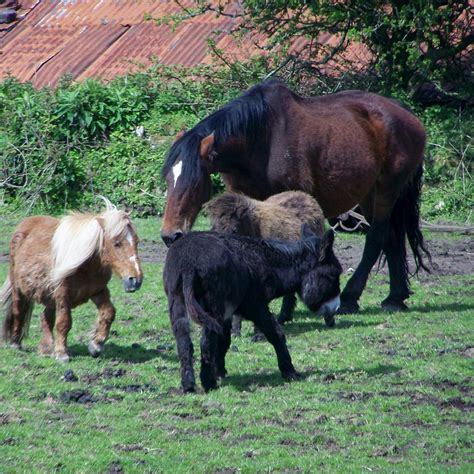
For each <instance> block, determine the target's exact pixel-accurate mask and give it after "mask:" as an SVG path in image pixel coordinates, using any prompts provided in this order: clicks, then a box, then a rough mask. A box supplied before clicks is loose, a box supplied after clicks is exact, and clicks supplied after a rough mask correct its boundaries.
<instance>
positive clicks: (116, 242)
mask: <svg viewBox="0 0 474 474" xmlns="http://www.w3.org/2000/svg"><path fill="white" fill-rule="evenodd" d="M121 245H122V242H120V241H119V240H116V241H115V242H114V247H116V248H119V247H121Z"/></svg>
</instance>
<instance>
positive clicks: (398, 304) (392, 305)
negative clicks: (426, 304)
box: [381, 298, 408, 313]
mask: <svg viewBox="0 0 474 474" xmlns="http://www.w3.org/2000/svg"><path fill="white" fill-rule="evenodd" d="M381 306H382V309H383V310H384V311H388V312H390V313H400V312H402V311H407V310H408V306H407V305H406V304H405V303H404V302H403V301H396V300H391V299H388V298H387V299H386V300H383V301H382V305H381Z"/></svg>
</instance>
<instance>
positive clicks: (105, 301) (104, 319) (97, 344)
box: [87, 288, 115, 357]
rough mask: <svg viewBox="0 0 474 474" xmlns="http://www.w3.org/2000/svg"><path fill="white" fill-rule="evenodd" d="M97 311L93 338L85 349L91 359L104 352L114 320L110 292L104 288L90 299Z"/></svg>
mask: <svg viewBox="0 0 474 474" xmlns="http://www.w3.org/2000/svg"><path fill="white" fill-rule="evenodd" d="M91 299H92V301H93V302H94V304H95V305H96V306H97V309H98V310H99V315H98V316H97V321H96V325H95V333H94V337H93V339H92V341H91V342H89V345H88V346H87V349H88V350H89V354H90V355H91V356H92V357H98V356H99V355H100V354H101V353H102V351H103V350H104V343H105V341H106V340H107V339H108V337H109V332H110V326H111V325H112V322H113V320H114V319H115V308H114V305H113V304H112V302H111V301H110V292H109V289H108V288H105V289H104V290H103V291H101V292H100V293H99V294H97V295H95V296H94V297H92V298H91Z"/></svg>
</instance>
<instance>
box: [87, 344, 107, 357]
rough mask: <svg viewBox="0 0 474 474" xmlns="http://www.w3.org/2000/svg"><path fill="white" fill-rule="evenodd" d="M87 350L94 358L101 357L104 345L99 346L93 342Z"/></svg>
mask: <svg viewBox="0 0 474 474" xmlns="http://www.w3.org/2000/svg"><path fill="white" fill-rule="evenodd" d="M87 350H88V351H89V354H90V355H91V356H92V357H99V356H100V354H102V351H103V350H104V344H97V342H94V341H91V342H89V345H88V346H87Z"/></svg>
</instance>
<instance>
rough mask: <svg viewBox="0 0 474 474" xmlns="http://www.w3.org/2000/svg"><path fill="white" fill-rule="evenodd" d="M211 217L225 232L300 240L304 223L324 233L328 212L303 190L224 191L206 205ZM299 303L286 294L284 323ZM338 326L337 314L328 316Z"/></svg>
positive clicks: (215, 227) (235, 328)
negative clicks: (260, 196)
mask: <svg viewBox="0 0 474 474" xmlns="http://www.w3.org/2000/svg"><path fill="white" fill-rule="evenodd" d="M204 207H205V209H206V210H207V212H208V214H209V218H210V220H211V226H212V227H211V229H212V230H213V231H216V232H221V233H224V234H237V235H248V236H250V237H259V238H261V239H278V240H298V239H299V238H300V228H301V225H302V224H305V223H306V224H308V225H309V227H310V228H311V229H312V230H313V232H314V233H315V234H316V235H318V236H322V235H323V233H324V214H323V211H322V209H321V207H320V206H319V204H318V202H317V201H316V199H314V198H313V197H312V196H310V195H309V194H306V193H303V192H302V191H286V192H284V193H280V194H275V195H274V196H271V197H269V198H268V199H267V200H265V201H258V200H256V199H252V198H249V197H247V196H244V195H243V194H235V193H224V194H221V195H220V196H217V197H216V198H214V199H213V200H212V201H210V202H209V203H207V204H206V205H205V206H204ZM295 305H296V298H295V296H294V294H289V295H285V296H284V297H283V303H282V306H281V311H280V316H279V318H278V321H279V322H280V323H281V324H284V323H285V322H287V321H291V320H292V319H293V310H294V308H295ZM240 323H241V320H240V319H239V318H238V317H236V318H235V319H234V326H233V328H232V332H233V334H237V335H240ZM326 324H327V325H328V326H334V318H333V317H331V318H330V319H329V320H328V319H327V320H326Z"/></svg>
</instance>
